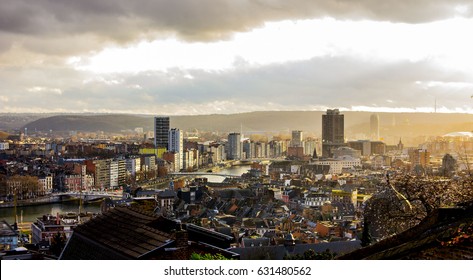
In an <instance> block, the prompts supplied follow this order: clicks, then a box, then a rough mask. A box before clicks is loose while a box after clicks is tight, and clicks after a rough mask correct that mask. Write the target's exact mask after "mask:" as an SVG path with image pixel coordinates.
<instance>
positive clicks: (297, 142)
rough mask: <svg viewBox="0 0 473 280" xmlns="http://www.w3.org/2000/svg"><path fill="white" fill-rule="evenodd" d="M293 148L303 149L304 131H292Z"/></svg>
mask: <svg viewBox="0 0 473 280" xmlns="http://www.w3.org/2000/svg"><path fill="white" fill-rule="evenodd" d="M291 147H302V131H300V130H293V131H292V140H291Z"/></svg>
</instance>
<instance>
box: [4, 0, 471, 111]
mask: <svg viewBox="0 0 473 280" xmlns="http://www.w3.org/2000/svg"><path fill="white" fill-rule="evenodd" d="M472 9H473V4H471V3H470V2H469V1H446V0H443V1H442V0H439V1H428V2H425V1H382V2H373V1H343V2H340V1H291V2H287V1H199V2H198V3H197V2H195V1H177V2H176V1H164V0H162V1H148V0H140V1H100V2H96V1H70V0H68V1H61V4H60V5H58V3H56V2H55V1H49V0H41V1H30V0H15V1H13V0H5V1H2V8H1V9H0V81H1V83H2V87H1V89H0V111H1V112H3V113H21V112H27V113H36V112H54V113H60V112H76V113H80V112H97V113H134V114H135V113H140V114H163V115H195V114H212V113H219V114H221V113H225V114H227V113H238V112H249V111H271V110H319V111H324V110H325V109H327V108H333V107H336V108H340V109H341V110H342V111H378V112H401V111H402V112H434V111H436V112H456V113H472V111H473V110H472V107H473V99H472V98H471V96H472V93H473V90H472V89H473V76H472V74H471V73H473V72H472V70H473V69H472V65H473V63H472V62H473V55H472V53H471V49H472V44H473V41H472V40H471V39H470V37H469V35H468V33H467V31H468V30H471V29H472V28H473V19H472Z"/></svg>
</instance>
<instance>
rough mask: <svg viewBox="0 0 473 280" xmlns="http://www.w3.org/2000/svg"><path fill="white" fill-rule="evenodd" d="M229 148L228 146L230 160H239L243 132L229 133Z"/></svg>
mask: <svg viewBox="0 0 473 280" xmlns="http://www.w3.org/2000/svg"><path fill="white" fill-rule="evenodd" d="M227 145H228V148H227V158H228V159H230V160H239V159H241V153H242V145H241V134H240V133H236V132H233V133H230V134H229V135H228V144H227Z"/></svg>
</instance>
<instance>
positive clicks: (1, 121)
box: [0, 113, 58, 131]
mask: <svg viewBox="0 0 473 280" xmlns="http://www.w3.org/2000/svg"><path fill="white" fill-rule="evenodd" d="M53 115H58V114H30V113H0V131H10V130H19V129H20V128H21V127H23V126H25V125H27V124H28V123H30V122H33V121H35V120H38V119H41V118H46V117H50V116H53Z"/></svg>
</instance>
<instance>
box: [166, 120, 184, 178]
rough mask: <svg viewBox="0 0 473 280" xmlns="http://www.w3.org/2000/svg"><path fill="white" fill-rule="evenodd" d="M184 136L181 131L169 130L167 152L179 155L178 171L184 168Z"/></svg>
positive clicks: (176, 129)
mask: <svg viewBox="0 0 473 280" xmlns="http://www.w3.org/2000/svg"><path fill="white" fill-rule="evenodd" d="M183 143H184V136H183V135H182V131H181V130H180V129H178V128H171V129H170V130H169V145H168V151H170V152H175V153H178V154H179V169H181V168H183V166H184V162H183V161H184V144H183Z"/></svg>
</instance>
